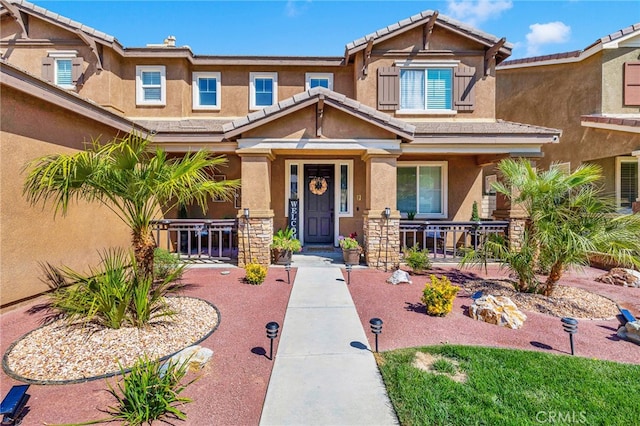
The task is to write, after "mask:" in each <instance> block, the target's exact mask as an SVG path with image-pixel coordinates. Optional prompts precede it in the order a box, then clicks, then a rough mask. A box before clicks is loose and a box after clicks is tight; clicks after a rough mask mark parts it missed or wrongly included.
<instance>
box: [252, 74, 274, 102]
mask: <svg viewBox="0 0 640 426" xmlns="http://www.w3.org/2000/svg"><path fill="white" fill-rule="evenodd" d="M257 78H261V79H262V78H265V79H266V78H270V79H271V80H272V82H273V102H272V103H271V105H256V83H255V82H256V79H257ZM277 103H278V73H277V72H275V71H273V72H271V71H269V72H266V71H265V72H250V73H249V109H250V110H252V111H255V110H260V109H263V108H267V107H270V106H273V105H276V104H277Z"/></svg>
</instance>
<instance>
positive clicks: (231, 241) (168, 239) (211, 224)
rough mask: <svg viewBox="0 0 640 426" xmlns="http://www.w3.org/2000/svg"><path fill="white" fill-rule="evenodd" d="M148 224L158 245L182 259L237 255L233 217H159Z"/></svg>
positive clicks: (235, 222)
mask: <svg viewBox="0 0 640 426" xmlns="http://www.w3.org/2000/svg"><path fill="white" fill-rule="evenodd" d="M151 225H152V227H153V228H152V229H153V231H154V233H155V236H156V244H157V245H158V247H161V248H164V249H167V250H169V251H170V252H171V253H176V254H178V255H179V256H180V257H181V258H183V259H202V260H206V259H224V260H228V259H231V258H237V257H238V245H237V240H238V238H237V236H238V224H237V221H236V219H160V220H154V221H152V222H151Z"/></svg>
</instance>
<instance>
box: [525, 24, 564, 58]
mask: <svg viewBox="0 0 640 426" xmlns="http://www.w3.org/2000/svg"><path fill="white" fill-rule="evenodd" d="M529 29H530V30H531V31H529V34H527V56H538V55H540V50H541V48H542V46H544V45H547V44H561V43H566V42H567V41H569V37H570V36H571V27H570V26H568V25H566V24H565V23H563V22H560V21H556V22H549V23H547V24H533V25H529Z"/></svg>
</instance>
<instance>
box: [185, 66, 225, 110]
mask: <svg viewBox="0 0 640 426" xmlns="http://www.w3.org/2000/svg"><path fill="white" fill-rule="evenodd" d="M192 86H193V108H194V109H210V110H218V109H220V73H219V72H194V73H193V81H192Z"/></svg>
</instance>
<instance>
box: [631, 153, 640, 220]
mask: <svg viewBox="0 0 640 426" xmlns="http://www.w3.org/2000/svg"><path fill="white" fill-rule="evenodd" d="M631 155H633V156H634V157H636V159H637V160H638V198H636V201H635V203H633V204H632V208H633V212H634V213H640V150H638V151H633V152H632V153H631Z"/></svg>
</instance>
